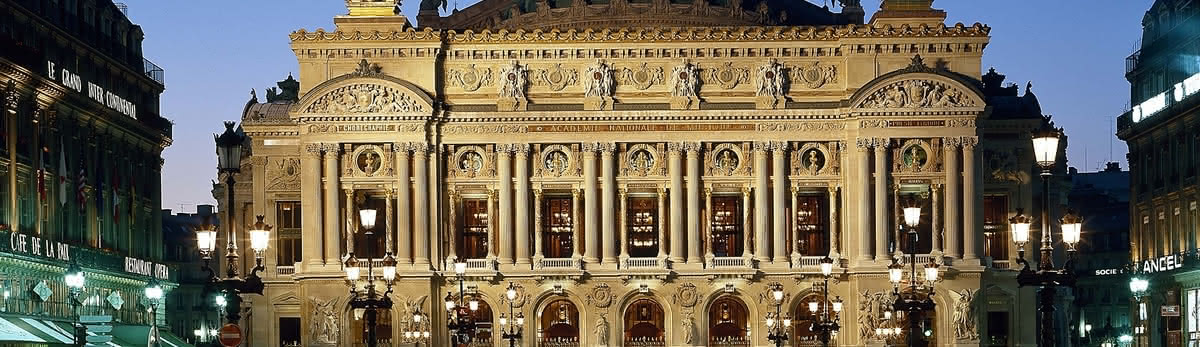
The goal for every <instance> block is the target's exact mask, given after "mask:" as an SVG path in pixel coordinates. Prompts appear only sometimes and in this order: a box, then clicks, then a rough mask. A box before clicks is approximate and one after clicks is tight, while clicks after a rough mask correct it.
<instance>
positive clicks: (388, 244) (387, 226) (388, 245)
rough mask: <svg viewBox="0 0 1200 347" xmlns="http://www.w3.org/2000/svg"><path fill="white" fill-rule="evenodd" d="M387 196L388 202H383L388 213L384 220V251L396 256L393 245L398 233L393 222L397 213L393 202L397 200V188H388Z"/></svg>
mask: <svg viewBox="0 0 1200 347" xmlns="http://www.w3.org/2000/svg"><path fill="white" fill-rule="evenodd" d="M386 195H387V200H385V201H384V202H383V203H384V205H386V206H385V208H384V209H385V210H386V211H387V212H386V213H385V214H384V220H383V230H384V233H385V234H384V236H383V244H384V247H383V251H384V253H387V254H395V253H396V248H395V247H392V245H393V243H392V234H393V233H395V232H396V228H395V227H394V224H396V223H393V222H392V220H394V216H395V215H396V213H395V210H396V209H395V208H394V207H393V206H392V200H393V199H395V196H396V189H395V188H387V192H386ZM393 259H394V256H393Z"/></svg>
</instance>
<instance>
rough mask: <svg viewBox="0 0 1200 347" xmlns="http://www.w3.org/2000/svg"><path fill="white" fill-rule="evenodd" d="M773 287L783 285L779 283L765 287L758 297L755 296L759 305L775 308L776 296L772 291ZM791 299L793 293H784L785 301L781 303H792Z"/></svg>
mask: <svg viewBox="0 0 1200 347" xmlns="http://www.w3.org/2000/svg"><path fill="white" fill-rule="evenodd" d="M773 285H781V284H780V283H779V282H772V283H770V284H767V285H766V286H764V287H763V289H762V291H760V292H758V295H756V296H755V298H756V299H758V304H759V305H762V306H772V307H773V306H775V296H774V295H773V294H772V290H771V286H773ZM791 297H792V293H789V292H787V291H784V294H783V300H782V301H781V302H785V303H786V302H788V301H791V300H790V298H791Z"/></svg>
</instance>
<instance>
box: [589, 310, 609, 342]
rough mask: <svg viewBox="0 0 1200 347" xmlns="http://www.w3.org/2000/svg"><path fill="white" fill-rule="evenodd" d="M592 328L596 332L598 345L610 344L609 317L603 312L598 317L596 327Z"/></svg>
mask: <svg viewBox="0 0 1200 347" xmlns="http://www.w3.org/2000/svg"><path fill="white" fill-rule="evenodd" d="M592 330H593V332H595V333H596V345H597V346H608V335H609V334H608V318H605V315H604V314H603V313H601V314H600V316H599V317H596V327H595V328H593V329H592Z"/></svg>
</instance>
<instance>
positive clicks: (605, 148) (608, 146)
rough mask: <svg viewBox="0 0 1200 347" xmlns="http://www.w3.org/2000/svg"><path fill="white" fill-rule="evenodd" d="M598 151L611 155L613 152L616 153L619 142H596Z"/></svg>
mask: <svg viewBox="0 0 1200 347" xmlns="http://www.w3.org/2000/svg"><path fill="white" fill-rule="evenodd" d="M596 151H597V152H600V154H601V155H605V156H609V157H611V156H612V155H613V153H615V152H616V151H617V143H616V142H597V143H596Z"/></svg>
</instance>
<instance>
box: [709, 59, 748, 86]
mask: <svg viewBox="0 0 1200 347" xmlns="http://www.w3.org/2000/svg"><path fill="white" fill-rule="evenodd" d="M708 71H709V72H708V79H707V81H711V82H715V83H716V84H717V85H719V86H721V88H724V89H733V88H736V87H737V86H738V85H739V84H742V83H746V82H749V81H750V70H749V69H747V68H744V67H737V66H733V63H732V62H725V63H724V64H721V65H720V66H718V67H715V68H711V69H708Z"/></svg>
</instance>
